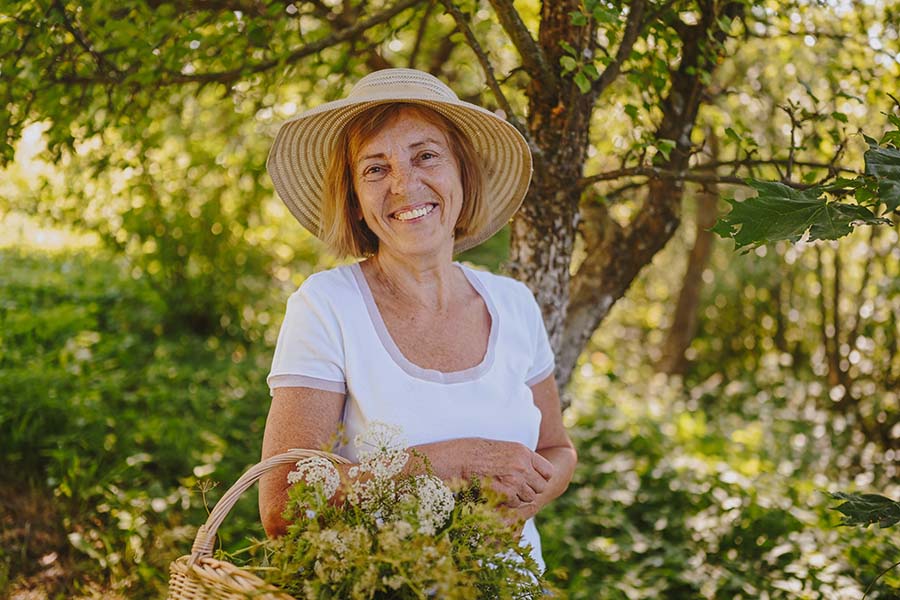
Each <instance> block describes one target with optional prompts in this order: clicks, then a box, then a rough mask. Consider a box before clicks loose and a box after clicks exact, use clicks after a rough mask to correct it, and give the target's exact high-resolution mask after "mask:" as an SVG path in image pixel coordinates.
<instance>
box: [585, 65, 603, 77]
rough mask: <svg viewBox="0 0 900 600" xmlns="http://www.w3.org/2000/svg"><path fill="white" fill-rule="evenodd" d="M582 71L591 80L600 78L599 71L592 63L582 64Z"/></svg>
mask: <svg viewBox="0 0 900 600" xmlns="http://www.w3.org/2000/svg"><path fill="white" fill-rule="evenodd" d="M584 72H585V74H586V75H587V76H588V77H590V78H591V80H592V81H597V80H598V79H600V72H599V71H598V70H597V67H595V66H594V65H584Z"/></svg>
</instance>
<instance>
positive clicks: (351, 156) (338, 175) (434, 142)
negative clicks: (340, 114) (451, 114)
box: [319, 102, 487, 256]
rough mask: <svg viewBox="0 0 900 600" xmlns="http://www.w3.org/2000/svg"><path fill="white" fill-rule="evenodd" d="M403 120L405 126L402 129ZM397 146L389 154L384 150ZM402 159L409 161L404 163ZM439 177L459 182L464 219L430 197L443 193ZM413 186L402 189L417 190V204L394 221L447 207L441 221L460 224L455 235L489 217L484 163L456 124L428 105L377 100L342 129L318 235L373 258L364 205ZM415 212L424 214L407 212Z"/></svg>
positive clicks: (341, 250)
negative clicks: (387, 188) (388, 190)
mask: <svg viewBox="0 0 900 600" xmlns="http://www.w3.org/2000/svg"><path fill="white" fill-rule="evenodd" d="M398 123H399V124H400V127H403V128H405V129H406V130H405V131H399V130H398ZM398 135H400V136H403V140H404V143H405V144H406V146H405V147H403V146H400V147H399V148H398V147H396V145H397V144H399V141H400V138H399V137H397V136H398ZM392 147H393V149H392V150H391V151H392V155H391V156H388V154H386V153H385V152H386V151H387V150H388V149H389V148H392ZM398 151H399V152H398ZM401 159H402V160H405V161H406V162H405V163H403V164H401V163H400V162H399V161H400V160H401ZM448 170H455V171H456V172H455V173H448ZM435 176H440V177H444V179H445V180H446V179H447V178H448V177H449V178H450V180H451V181H452V182H453V184H454V185H455V184H456V183H457V182H458V183H461V186H462V190H461V194H462V195H461V197H459V198H458V199H457V202H458V203H459V204H460V205H461V207H457V210H459V211H460V212H459V216H458V218H456V219H453V218H449V219H448V218H447V215H446V208H445V207H442V204H441V201H440V199H439V198H434V199H433V200H434V201H433V202H428V200H430V199H431V198H429V196H430V195H433V194H435V193H438V191H437V190H434V189H433V188H432V187H431V185H432V183H433V182H435ZM408 178H413V179H412V180H411V181H410V180H408ZM410 184H411V185H413V189H411V190H400V191H401V192H402V194H407V195H411V198H412V199H413V203H412V204H411V205H410V204H408V205H407V206H398V207H396V210H395V212H396V213H398V214H396V215H394V216H393V218H395V219H396V218H398V217H399V220H410V219H415V218H417V217H419V218H420V217H422V216H424V215H425V214H431V208H429V207H437V208H441V209H442V210H441V212H440V217H441V223H442V224H444V225H447V224H450V223H455V226H454V227H453V228H452V231H451V234H452V235H453V236H454V237H457V236H460V237H465V236H466V235H469V234H470V233H471V232H472V231H473V230H475V229H477V228H478V227H479V226H480V224H482V223H484V222H485V220H486V217H487V214H486V213H487V211H486V206H485V203H484V175H483V171H482V165H481V162H480V161H479V159H478V154H477V152H476V150H475V148H474V147H473V146H472V143H471V142H470V141H469V138H468V137H467V136H466V135H465V134H464V133H463V132H462V131H460V128H459V127H458V126H457V125H456V124H454V123H453V121H451V120H449V119H447V118H446V117H444V116H442V115H441V114H440V113H438V112H436V111H435V110H433V109H430V108H427V107H425V106H422V105H419V104H410V103H400V102H397V103H391V104H381V105H376V106H375V107H373V108H370V109H368V110H366V111H364V112H362V113H360V114H358V115H356V116H355V117H354V118H353V119H351V120H350V122H348V123H347V125H346V126H345V128H344V129H343V130H342V132H341V134H340V136H339V138H338V140H337V143H336V150H335V152H333V153H332V155H331V159H330V161H329V164H328V170H327V172H326V174H325V189H324V197H323V201H322V219H321V223H320V227H321V230H320V233H319V237H321V238H322V240H323V241H325V242H326V243H327V244H328V245H329V246H330V247H331V248H332V250H333V251H334V252H335V253H336V254H338V255H343V256H346V255H349V256H372V255H374V254H375V253H376V252H377V250H378V248H379V244H378V241H379V236H378V235H377V234H376V233H375V232H374V231H372V229H370V228H369V227H368V226H367V225H366V223H367V220H366V219H362V212H361V211H362V207H361V205H360V203H361V202H362V201H363V200H364V199H366V198H373V197H374V196H375V195H376V194H382V195H383V193H384V188H385V186H392V188H393V191H394V192H396V191H397V186H408V185H410ZM445 184H446V182H445ZM402 194H400V195H401V196H402ZM417 194H418V195H419V196H417ZM422 194H424V195H422ZM395 196H397V194H396V193H395ZM462 198H465V199H466V202H465V203H462ZM416 200H418V201H419V204H421V206H417V205H416V203H415V201H416ZM388 208H391V207H388ZM414 211H415V212H417V214H415V215H414V214H408V213H411V212H414ZM401 213H402V214H401Z"/></svg>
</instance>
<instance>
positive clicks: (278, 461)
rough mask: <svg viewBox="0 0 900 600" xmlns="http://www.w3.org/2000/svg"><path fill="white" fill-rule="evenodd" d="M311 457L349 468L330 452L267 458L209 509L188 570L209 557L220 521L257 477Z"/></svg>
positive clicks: (301, 452) (300, 451)
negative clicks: (210, 510)
mask: <svg viewBox="0 0 900 600" xmlns="http://www.w3.org/2000/svg"><path fill="white" fill-rule="evenodd" d="M313 456H321V457H322V458H327V459H328V460H330V461H331V462H332V463H334V464H350V461H349V460H347V459H346V458H344V457H343V456H338V455H337V454H332V453H331V452H322V451H321V450H307V449H305V448H292V449H291V450H288V451H287V452H283V453H281V454H276V455H275V456H270V457H269V458H267V459H265V460H264V461H261V462H259V463H257V464H255V465H253V466H252V467H250V468H249V469H247V471H246V472H245V473H244V474H243V475H241V478H240V479H238V480H237V481H236V482H235V483H234V485H232V486H231V487H230V488H229V489H228V491H227V492H225V494H224V495H223V496H222V498H220V499H219V501H218V502H217V503H216V505H215V507H214V508H213V509H212V512H210V513H209V518H207V519H206V523H205V524H203V525H201V526H200V529H198V530H197V536H196V537H195V538H194V545H193V546H192V547H191V558H190V560H189V561H188V566H192V565H193V564H194V563H195V562H197V561H198V560H200V559H201V558H208V557H211V556H212V550H213V545H214V544H215V541H216V532H217V531H218V530H219V526H220V525H221V524H222V521H224V520H225V517H226V516H228V513H229V512H231V508H232V507H233V506H234V504H235V503H236V502H237V500H238V498H240V497H241V495H242V494H243V493H244V492H246V491H247V490H248V489H249V488H250V486H252V485H253V484H254V483H256V482H257V481H259V478H260V477H262V476H263V475H265V474H266V473H268V472H269V471H271V470H272V469H275V468H277V467H280V466H282V465H287V464H292V463H296V462H297V461H299V460H302V459H304V458H310V457H313Z"/></svg>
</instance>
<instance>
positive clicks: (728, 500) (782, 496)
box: [538, 363, 900, 600]
mask: <svg viewBox="0 0 900 600" xmlns="http://www.w3.org/2000/svg"><path fill="white" fill-rule="evenodd" d="M603 364H608V363H603ZM610 366H612V365H610ZM622 371H623V369H621V368H619V367H612V368H611V369H610V371H609V372H604V371H601V373H602V374H598V375H595V376H592V377H585V378H584V379H583V382H582V383H581V386H580V387H579V390H578V398H579V400H578V401H577V404H576V406H575V414H574V415H570V418H572V417H575V420H574V422H573V428H572V431H573V433H574V435H575V439H576V445H577V448H578V451H579V465H578V469H577V471H576V475H575V479H574V480H573V483H572V486H571V487H570V489H569V491H568V492H567V494H566V495H564V496H563V497H562V498H561V499H559V500H558V501H557V502H555V503H554V504H552V505H551V506H550V507H548V509H547V510H545V511H544V512H542V513H541V514H540V515H539V517H538V526H539V528H540V529H541V531H542V532H546V534H545V536H544V540H545V541H544V551H545V556H546V559H547V561H548V563H549V564H553V565H557V566H558V567H559V568H560V571H561V573H560V575H564V576H565V579H564V580H563V582H562V583H561V585H563V586H564V589H565V590H566V591H567V592H568V594H569V596H570V597H571V598H573V599H577V598H585V599H588V598H600V599H607V598H610V599H612V598H616V599H618V598H622V599H624V598H659V597H677V598H686V599H689V598H698V599H699V598H723V599H725V598H727V599H729V600H730V599H736V598H746V599H749V598H760V597H768V598H798V597H800V598H805V597H809V598H817V597H823V598H859V597H860V595H861V593H862V589H863V588H864V587H866V583H868V582H869V581H870V580H872V579H873V578H874V577H875V576H876V575H877V573H878V571H880V570H881V568H883V567H884V566H885V565H887V564H889V563H890V562H891V560H892V557H893V556H895V555H896V553H897V552H898V550H900V546H898V542H897V540H895V539H892V536H888V535H883V534H880V535H867V534H866V533H864V532H861V531H860V532H858V531H856V530H849V529H841V530H835V529H834V522H833V519H831V518H830V516H829V510H828V508H829V507H828V506H827V504H826V501H825V500H826V498H825V497H824V496H823V495H821V494H819V493H818V491H817V490H818V488H819V487H821V486H827V487H836V486H842V485H846V480H845V476H842V475H841V473H840V471H838V470H834V469H832V468H831V467H829V466H828V465H829V464H830V463H832V461H833V460H834V454H835V451H834V450H833V449H832V448H831V444H832V440H831V439H830V438H828V437H827V436H824V435H820V437H816V435H817V434H816V433H815V427H814V426H813V424H812V423H815V422H821V421H822V420H823V418H824V417H825V415H824V414H823V413H821V412H820V410H821V409H816V408H814V406H815V399H814V398H811V397H809V396H808V392H807V389H808V387H809V386H810V383H806V382H803V381H801V380H798V379H796V378H795V376H794V375H793V374H792V373H791V372H790V370H786V369H782V368H780V367H778V366H777V363H776V364H774V365H772V366H770V367H768V369H766V371H757V372H756V373H755V374H754V375H755V379H757V381H754V380H753V379H751V378H746V379H744V380H742V381H734V382H731V383H730V384H729V385H728V386H724V385H723V386H721V387H716V388H707V389H695V390H690V389H686V388H684V387H682V385H681V383H680V381H679V380H677V379H673V380H668V379H667V378H665V377H664V376H656V377H653V376H652V375H651V374H649V373H646V371H645V370H642V372H640V373H634V374H632V375H631V376H625V377H621V378H619V377H618V375H620V374H622ZM773 381H774V382H778V383H777V385H778V386H779V388H781V389H782V390H783V392H782V394H784V395H783V396H779V397H771V396H769V395H768V393H767V392H766V390H768V389H771V388H770V385H771V382H773ZM704 399H708V400H710V401H711V400H713V399H716V400H717V401H719V402H722V403H727V404H728V405H729V406H740V407H742V408H741V409H738V410H729V411H722V412H719V411H715V410H709V409H702V408H701V407H702V406H703V400H704ZM808 419H809V420H808ZM548 534H549V535H548ZM898 585H900V579H897V577H888V579H887V580H886V581H883V582H881V584H880V585H879V586H877V587H874V590H877V593H876V594H874V595H873V597H881V598H891V597H893V595H892V594H893V592H892V591H891V590H893V589H895V588H896V587H897V586H898Z"/></svg>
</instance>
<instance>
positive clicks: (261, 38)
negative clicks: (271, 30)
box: [247, 26, 269, 48]
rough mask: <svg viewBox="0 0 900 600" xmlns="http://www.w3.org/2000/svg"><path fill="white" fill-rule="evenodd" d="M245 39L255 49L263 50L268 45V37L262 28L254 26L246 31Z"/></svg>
mask: <svg viewBox="0 0 900 600" xmlns="http://www.w3.org/2000/svg"><path fill="white" fill-rule="evenodd" d="M247 38H248V39H249V40H250V43H251V44H252V45H254V46H256V47H257V48H265V47H266V46H268V45H269V36H268V34H267V33H266V30H265V29H264V28H263V27H259V26H254V27H251V28H250V29H248V30H247Z"/></svg>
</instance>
